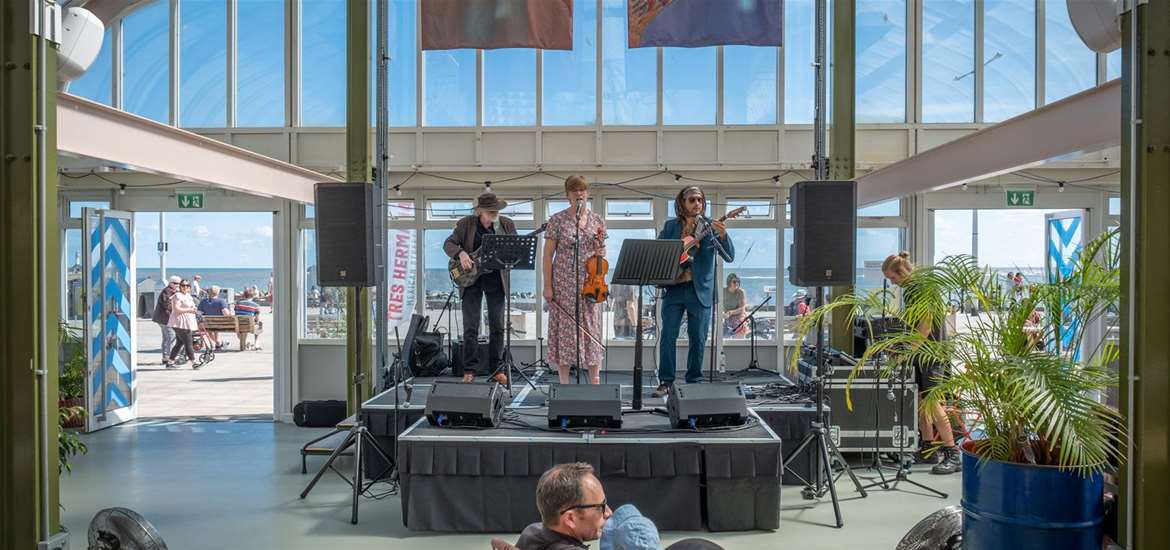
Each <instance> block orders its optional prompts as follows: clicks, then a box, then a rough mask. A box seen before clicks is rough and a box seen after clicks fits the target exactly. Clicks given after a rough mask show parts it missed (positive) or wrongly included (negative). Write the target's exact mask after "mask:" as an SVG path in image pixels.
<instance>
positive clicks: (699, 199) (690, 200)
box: [687, 197, 703, 202]
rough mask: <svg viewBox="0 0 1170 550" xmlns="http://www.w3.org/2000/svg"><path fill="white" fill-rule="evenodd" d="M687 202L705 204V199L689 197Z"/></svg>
mask: <svg viewBox="0 0 1170 550" xmlns="http://www.w3.org/2000/svg"><path fill="white" fill-rule="evenodd" d="M687 202H703V197H687Z"/></svg>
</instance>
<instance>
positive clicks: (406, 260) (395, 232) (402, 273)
mask: <svg viewBox="0 0 1170 550" xmlns="http://www.w3.org/2000/svg"><path fill="white" fill-rule="evenodd" d="M414 241H415V238H414V231H411V230H409V229H391V230H390V231H389V236H388V239H387V243H388V245H387V247H386V254H387V256H386V257H387V264H388V265H387V269H386V279H387V282H388V288H389V294H388V296H387V297H386V307H387V308H388V310H389V319H390V325H396V324H398V323H401V322H403V321H406V320H409V319H410V314H411V313H414V300H415V265H416V264H415V262H416V261H417V258H418V250H417V248H415V242H414Z"/></svg>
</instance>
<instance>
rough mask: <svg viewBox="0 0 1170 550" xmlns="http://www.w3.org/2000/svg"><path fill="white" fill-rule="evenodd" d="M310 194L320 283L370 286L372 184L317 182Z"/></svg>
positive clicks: (372, 252)
mask: <svg viewBox="0 0 1170 550" xmlns="http://www.w3.org/2000/svg"><path fill="white" fill-rule="evenodd" d="M313 195H314V197H315V199H314V200H315V201H316V207H317V279H318V280H319V281H320V282H321V286H352V287H368V286H374V284H375V281H376V279H375V275H374V264H375V258H374V237H375V235H374V186H373V185H370V184H367V183H361V182H357V183H341V182H329V183H318V184H317V185H316V186H315V187H314V192H313Z"/></svg>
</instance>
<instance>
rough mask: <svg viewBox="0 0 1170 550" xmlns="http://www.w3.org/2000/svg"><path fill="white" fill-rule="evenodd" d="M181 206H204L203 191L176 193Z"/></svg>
mask: <svg viewBox="0 0 1170 550" xmlns="http://www.w3.org/2000/svg"><path fill="white" fill-rule="evenodd" d="M175 196H177V197H178V198H179V208H203V193H176V194H175Z"/></svg>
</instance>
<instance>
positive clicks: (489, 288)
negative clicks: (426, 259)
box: [443, 193, 516, 384]
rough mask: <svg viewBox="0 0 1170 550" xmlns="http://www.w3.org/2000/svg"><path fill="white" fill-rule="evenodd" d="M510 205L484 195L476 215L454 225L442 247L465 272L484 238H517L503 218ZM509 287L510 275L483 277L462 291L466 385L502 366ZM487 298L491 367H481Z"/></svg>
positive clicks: (502, 378)
mask: <svg viewBox="0 0 1170 550" xmlns="http://www.w3.org/2000/svg"><path fill="white" fill-rule="evenodd" d="M506 206H508V203H506V202H504V201H502V200H500V199H499V198H497V197H496V195H495V193H484V194H482V195H480V196H479V197H478V198H477V199H476V200H475V214H472V215H470V216H464V217H463V218H461V219H460V220H459V222H458V223H456V224H455V230H454V231H452V232H451V236H449V237H447V240H446V241H445V242H444V243H443V251H444V252H446V253H447V256H449V257H451V258H458V259H459V262H460V263H461V264H463V268H464V269H469V268H470V267H471V266H472V264H473V263H474V260H472V259H471V253H472V252H475V251H476V250H479V247H480V246H481V245H482V244H483V236H484V235H495V234H499V235H515V234H516V225H515V224H513V223H512V220H511V219H509V218H507V217H504V216H501V215H500V210H503V209H504V208H505V207H506ZM508 287H509V273H508V271H503V272H500V271H492V272H490V273H481V274H480V276H479V279H477V280H476V281H475V284H473V285H471V286H469V287H466V288H464V289H463V291H462V294H461V296H460V297H461V298H462V302H463V365H464V368H463V381H464V382H472V381H474V380H475V375H476V374H485V375H486V374H490V373H491V372H492V371H494V370H496V368H497V367H499V365H500V360H501V359H502V358H503V352H504V297H505V296H507V292H508ZM485 296H486V297H487V307H488V338H489V344H488V365H481V364H479V355H478V354H477V353H476V351H477V348H478V342H479V319H480V311H481V309H480V308H481V305H482V303H483V298H484V297H485ZM496 381H497V382H499V383H501V384H502V383H504V382H506V381H507V379H506V377H505V375H504V373H498V374H497V375H496Z"/></svg>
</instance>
